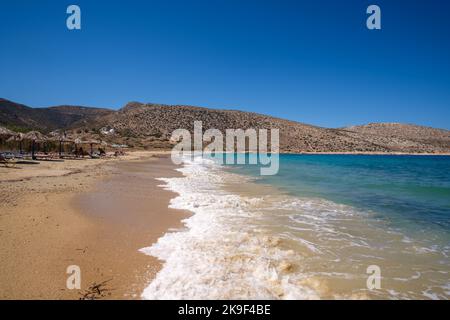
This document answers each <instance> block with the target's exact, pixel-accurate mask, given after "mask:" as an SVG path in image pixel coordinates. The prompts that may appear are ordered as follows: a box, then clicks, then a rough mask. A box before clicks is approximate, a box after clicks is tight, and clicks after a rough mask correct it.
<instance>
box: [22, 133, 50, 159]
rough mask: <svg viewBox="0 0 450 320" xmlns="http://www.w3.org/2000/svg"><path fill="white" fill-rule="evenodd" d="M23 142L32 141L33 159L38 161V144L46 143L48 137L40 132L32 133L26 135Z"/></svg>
mask: <svg viewBox="0 0 450 320" xmlns="http://www.w3.org/2000/svg"><path fill="white" fill-rule="evenodd" d="M23 140H30V141H31V158H32V159H33V160H36V156H35V155H34V153H35V149H36V148H35V146H36V142H38V143H39V142H45V141H46V140H47V137H46V136H45V135H43V134H42V133H40V132H39V131H30V132H27V133H25V135H24V136H23Z"/></svg>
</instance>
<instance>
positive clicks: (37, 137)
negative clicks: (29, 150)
mask: <svg viewBox="0 0 450 320" xmlns="http://www.w3.org/2000/svg"><path fill="white" fill-rule="evenodd" d="M23 139H24V140H30V141H34V142H44V141H47V140H48V138H47V137H46V136H45V135H43V134H42V133H40V132H39V131H30V132H27V133H25V135H24V136H23Z"/></svg>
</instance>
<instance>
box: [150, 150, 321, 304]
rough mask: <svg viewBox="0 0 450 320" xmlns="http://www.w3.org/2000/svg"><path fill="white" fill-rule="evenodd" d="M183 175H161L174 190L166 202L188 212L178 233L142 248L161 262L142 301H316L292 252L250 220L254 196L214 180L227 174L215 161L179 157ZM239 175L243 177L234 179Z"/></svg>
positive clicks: (223, 177)
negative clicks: (297, 274)
mask: <svg viewBox="0 0 450 320" xmlns="http://www.w3.org/2000/svg"><path fill="white" fill-rule="evenodd" d="M179 170H180V171H181V172H182V173H183V174H184V177H182V178H169V179H162V180H163V181H165V182H166V185H165V186H164V187H165V188H167V189H170V190H172V191H175V192H177V193H178V194H179V196H177V197H176V198H174V199H173V200H172V201H171V204H170V207H172V208H178V209H188V210H191V211H192V212H193V213H194V214H193V215H192V216H191V217H189V218H187V219H185V220H184V223H185V225H186V227H187V228H186V229H185V230H180V231H178V232H172V233H167V234H165V235H164V236H163V237H161V238H160V239H159V240H158V241H157V243H155V244H154V245H152V246H151V247H148V248H143V249H141V250H142V251H143V252H145V253H146V254H149V255H153V256H156V257H158V258H159V259H161V260H163V261H164V265H163V268H162V270H161V271H160V272H159V273H158V274H157V276H156V278H155V279H154V280H153V281H152V282H151V283H150V285H149V286H148V287H147V288H146V289H145V290H144V292H143V294H142V297H143V298H145V299H231V298H233V299H280V298H281V299H317V298H318V295H317V293H316V292H315V291H314V290H313V289H311V288H309V287H307V286H302V285H299V284H298V281H299V280H300V278H299V277H296V278H295V279H294V277H292V272H291V271H290V269H291V264H292V263H293V261H295V260H296V259H298V257H296V256H295V253H294V252H293V251H289V250H282V249H281V248H280V247H279V246H278V244H279V239H277V238H275V237H272V236H270V235H266V234H264V233H263V232H262V231H261V230H258V229H255V228H254V227H252V224H251V223H249V222H250V221H252V220H254V219H258V213H257V212H255V211H254V210H253V211H252V210H248V208H249V206H252V205H254V204H255V203H258V201H259V199H257V198H249V197H243V196H240V195H237V194H230V193H228V192H224V191H223V190H222V189H221V187H220V185H221V183H223V182H224V180H225V179H227V178H233V174H232V173H226V172H224V171H223V170H218V169H217V168H216V165H215V164H214V162H211V161H208V160H204V159H199V158H196V159H195V160H194V161H191V160H188V159H187V160H185V161H184V167H183V168H181V169H179ZM239 179H243V178H242V177H240V178H239Z"/></svg>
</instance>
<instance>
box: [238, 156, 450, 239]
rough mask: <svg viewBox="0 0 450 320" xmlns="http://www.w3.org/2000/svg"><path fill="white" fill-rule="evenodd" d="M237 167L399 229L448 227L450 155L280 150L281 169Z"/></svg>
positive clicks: (292, 191)
mask: <svg viewBox="0 0 450 320" xmlns="http://www.w3.org/2000/svg"><path fill="white" fill-rule="evenodd" d="M236 167H237V170H238V172H240V173H244V174H248V175H254V176H256V177H258V180H257V182H258V183H265V184H271V185H274V186H277V187H279V188H280V189H281V190H284V191H286V192H288V193H290V194H292V195H295V196H302V197H321V198H324V199H328V200H331V201H334V202H337V203H342V204H347V205H351V206H354V207H357V208H361V209H363V210H372V211H374V212H376V213H377V214H378V216H379V218H380V219H386V220H387V221H390V222H391V223H392V224H395V225H396V226H398V227H400V228H402V227H404V228H407V227H411V228H420V229H422V228H425V229H429V230H430V231H431V230H439V231H443V232H447V233H449V232H450V157H447V156H386V155H379V156H378V155H367V156H366V155H288V154H284V155H280V168H279V172H278V174H276V175H273V176H260V175H259V168H258V167H257V166H251V165H246V166H238V165H236Z"/></svg>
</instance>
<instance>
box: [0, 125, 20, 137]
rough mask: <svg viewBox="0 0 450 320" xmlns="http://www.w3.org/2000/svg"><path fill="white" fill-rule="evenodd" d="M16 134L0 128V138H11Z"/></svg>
mask: <svg viewBox="0 0 450 320" xmlns="http://www.w3.org/2000/svg"><path fill="white" fill-rule="evenodd" d="M15 134H16V133H15V132H14V131H11V130H9V129H6V128H5V127H2V126H0V136H1V137H5V138H9V137H11V136H14V135H15Z"/></svg>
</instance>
